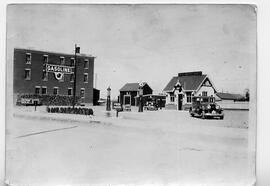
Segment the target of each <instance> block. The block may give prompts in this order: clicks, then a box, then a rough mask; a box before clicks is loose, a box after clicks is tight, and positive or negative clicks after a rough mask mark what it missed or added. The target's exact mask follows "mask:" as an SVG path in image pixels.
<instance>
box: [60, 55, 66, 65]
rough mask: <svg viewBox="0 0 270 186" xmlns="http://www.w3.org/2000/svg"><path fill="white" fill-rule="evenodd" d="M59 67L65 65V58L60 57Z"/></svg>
mask: <svg viewBox="0 0 270 186" xmlns="http://www.w3.org/2000/svg"><path fill="white" fill-rule="evenodd" d="M60 65H65V57H62V56H61V57H60Z"/></svg>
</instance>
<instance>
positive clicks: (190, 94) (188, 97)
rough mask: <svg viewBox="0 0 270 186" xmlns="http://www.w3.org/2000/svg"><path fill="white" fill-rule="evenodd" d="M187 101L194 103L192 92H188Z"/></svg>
mask: <svg viewBox="0 0 270 186" xmlns="http://www.w3.org/2000/svg"><path fill="white" fill-rule="evenodd" d="M186 97H187V103H192V92H186Z"/></svg>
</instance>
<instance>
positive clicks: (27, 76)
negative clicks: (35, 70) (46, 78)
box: [24, 68, 31, 80]
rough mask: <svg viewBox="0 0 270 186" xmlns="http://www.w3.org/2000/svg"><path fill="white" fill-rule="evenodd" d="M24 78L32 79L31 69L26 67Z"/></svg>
mask: <svg viewBox="0 0 270 186" xmlns="http://www.w3.org/2000/svg"><path fill="white" fill-rule="evenodd" d="M24 79H25V80H30V79H31V69H29V68H26V69H25V70H24Z"/></svg>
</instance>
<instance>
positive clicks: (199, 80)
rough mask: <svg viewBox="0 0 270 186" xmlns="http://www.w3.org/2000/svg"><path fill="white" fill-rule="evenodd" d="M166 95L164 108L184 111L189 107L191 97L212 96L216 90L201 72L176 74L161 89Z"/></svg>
mask: <svg viewBox="0 0 270 186" xmlns="http://www.w3.org/2000/svg"><path fill="white" fill-rule="evenodd" d="M163 92H164V93H166V104H165V108H168V109H176V110H186V109H189V108H190V107H191V101H192V97H193V96H213V97H215V94H216V92H217V91H216V89H215V87H214V86H213V83H212V82H211V80H210V79H209V77H208V76H207V75H206V74H203V73H202V71H195V72H184V73H178V76H174V77H172V79H171V80H170V81H169V83H168V84H167V85H166V87H165V88H164V89H163Z"/></svg>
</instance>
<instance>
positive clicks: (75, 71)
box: [72, 44, 80, 108]
mask: <svg viewBox="0 0 270 186" xmlns="http://www.w3.org/2000/svg"><path fill="white" fill-rule="evenodd" d="M77 53H80V47H77V45H76V44H75V56H74V72H73V74H74V83H73V104H72V108H74V107H75V104H76V101H75V99H76V74H77V59H76V57H77V56H76V54H77Z"/></svg>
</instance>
